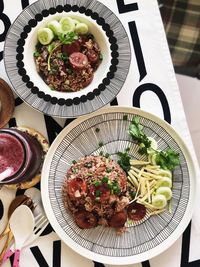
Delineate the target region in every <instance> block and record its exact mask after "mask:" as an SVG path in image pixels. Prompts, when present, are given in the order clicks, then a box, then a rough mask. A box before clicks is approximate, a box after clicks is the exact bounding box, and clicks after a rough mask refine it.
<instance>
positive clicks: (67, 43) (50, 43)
mask: <svg viewBox="0 0 200 267" xmlns="http://www.w3.org/2000/svg"><path fill="white" fill-rule="evenodd" d="M34 59H35V63H36V70H37V72H38V73H39V75H40V76H41V77H42V79H43V80H44V82H45V83H46V84H47V85H48V86H49V87H50V89H51V90H56V91H60V92H77V91H80V90H81V89H83V88H85V87H86V86H88V85H89V84H90V83H91V82H92V80H93V76H94V72H95V71H96V70H97V68H98V67H99V65H100V63H101V61H102V59H103V58H102V54H101V50H100V47H99V45H98V43H97V42H96V40H95V38H94V36H93V35H92V34H91V33H90V32H89V31H88V26H87V24H85V23H81V22H78V21H77V20H74V19H72V18H70V17H63V18H61V19H60V21H57V20H53V21H51V22H50V23H48V25H47V27H44V28H42V29H39V30H38V42H37V44H36V47H35V52H34Z"/></svg>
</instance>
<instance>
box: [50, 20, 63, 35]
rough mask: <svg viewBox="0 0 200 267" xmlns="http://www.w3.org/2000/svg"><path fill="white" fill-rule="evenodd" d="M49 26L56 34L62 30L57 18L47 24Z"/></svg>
mask: <svg viewBox="0 0 200 267" xmlns="http://www.w3.org/2000/svg"><path fill="white" fill-rule="evenodd" d="M47 27H48V28H49V29H51V30H52V32H53V33H54V34H55V35H59V34H60V33H61V32H62V30H61V25H60V23H59V22H58V21H57V20H52V21H50V22H49V23H48V24H47Z"/></svg>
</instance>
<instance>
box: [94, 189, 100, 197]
mask: <svg viewBox="0 0 200 267" xmlns="http://www.w3.org/2000/svg"><path fill="white" fill-rule="evenodd" d="M95 195H96V197H100V196H101V191H100V190H98V189H97V190H96V192H95Z"/></svg>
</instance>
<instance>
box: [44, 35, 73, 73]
mask: <svg viewBox="0 0 200 267" xmlns="http://www.w3.org/2000/svg"><path fill="white" fill-rule="evenodd" d="M58 39H59V40H60V43H59V44H57V45H54V44H50V45H48V47H47V49H48V52H49V56H48V60H47V63H48V71H50V70H51V61H50V60H51V57H52V54H53V53H54V51H55V50H56V49H57V48H58V47H59V46H61V45H63V44H68V45H69V44H72V43H73V42H74V41H76V40H77V39H78V35H77V33H75V32H68V33H66V34H59V35H58Z"/></svg>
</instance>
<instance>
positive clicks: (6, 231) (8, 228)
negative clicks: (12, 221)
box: [0, 223, 10, 240]
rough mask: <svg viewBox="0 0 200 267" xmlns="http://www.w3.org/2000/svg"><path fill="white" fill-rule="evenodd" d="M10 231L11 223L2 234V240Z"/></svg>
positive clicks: (0, 236) (0, 235) (0, 237)
mask: <svg viewBox="0 0 200 267" xmlns="http://www.w3.org/2000/svg"><path fill="white" fill-rule="evenodd" d="M9 231H10V226H9V223H8V224H7V225H6V227H5V229H4V231H3V232H2V233H1V234H0V240H1V239H2V238H3V237H4V236H5V235H7V234H8V233H9Z"/></svg>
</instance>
